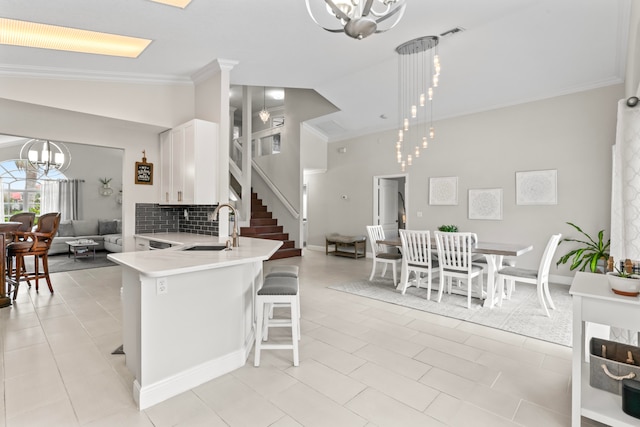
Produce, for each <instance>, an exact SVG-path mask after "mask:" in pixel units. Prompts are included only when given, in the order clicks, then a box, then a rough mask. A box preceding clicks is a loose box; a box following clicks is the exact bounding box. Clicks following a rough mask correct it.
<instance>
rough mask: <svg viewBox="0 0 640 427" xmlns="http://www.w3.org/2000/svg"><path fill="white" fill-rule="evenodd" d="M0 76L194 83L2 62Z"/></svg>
mask: <svg viewBox="0 0 640 427" xmlns="http://www.w3.org/2000/svg"><path fill="white" fill-rule="evenodd" d="M0 76H6V77H27V78H40V79H54V80H55V79H57V80H85V81H95V82H117V83H137V84H193V81H192V80H191V79H190V78H189V77H180V76H169V75H160V74H158V75H155V74H134V73H108V72H104V71H88V70H76V69H71V68H54V67H32V66H25V65H11V64H0Z"/></svg>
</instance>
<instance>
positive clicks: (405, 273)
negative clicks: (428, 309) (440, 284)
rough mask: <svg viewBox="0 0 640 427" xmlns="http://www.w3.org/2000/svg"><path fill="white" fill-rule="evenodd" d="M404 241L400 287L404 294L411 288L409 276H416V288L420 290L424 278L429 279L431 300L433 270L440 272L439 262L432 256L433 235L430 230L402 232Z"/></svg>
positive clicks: (428, 297)
mask: <svg viewBox="0 0 640 427" xmlns="http://www.w3.org/2000/svg"><path fill="white" fill-rule="evenodd" d="M400 240H401V241H402V273H401V274H400V278H401V281H400V287H401V290H402V294H403V295H404V293H405V292H406V291H407V288H408V287H409V276H410V274H411V273H412V272H413V273H414V275H415V283H416V287H417V288H420V285H421V283H422V280H423V277H422V274H423V273H424V274H426V279H427V299H428V300H430V299H431V279H432V273H433V270H436V271H437V270H438V269H439V265H438V261H435V260H433V259H432V256H431V233H429V231H428V230H424V231H423V230H419V231H418V230H400Z"/></svg>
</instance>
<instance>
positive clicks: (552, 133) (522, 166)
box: [308, 85, 624, 276]
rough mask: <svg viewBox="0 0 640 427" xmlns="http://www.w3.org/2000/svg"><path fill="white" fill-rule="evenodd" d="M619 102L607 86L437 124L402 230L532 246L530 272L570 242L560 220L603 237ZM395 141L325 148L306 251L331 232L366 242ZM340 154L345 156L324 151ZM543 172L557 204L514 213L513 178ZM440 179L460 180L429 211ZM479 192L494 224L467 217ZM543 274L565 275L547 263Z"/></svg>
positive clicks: (378, 137)
mask: <svg viewBox="0 0 640 427" xmlns="http://www.w3.org/2000/svg"><path fill="white" fill-rule="evenodd" d="M623 96H624V87H623V85H616V86H609V87H605V88H600V89H596V90H591V91H586V92H581V93H575V94H571V95H566V96H561V97H556V98H551V99H547V100H542V101H537V102H531V103H527V104H522V105H517V106H514V107H510V108H503V109H499V110H493V111H488V112H484V113H479V114H473V115H468V116H463V117H458V118H453V119H449V120H443V121H441V122H437V123H435V127H436V132H437V136H436V141H434V142H432V143H431V144H430V145H429V149H428V150H426V151H425V152H424V154H423V155H422V156H421V157H420V158H419V159H417V160H414V164H413V166H411V167H410V168H409V169H408V183H409V191H408V194H407V195H406V199H407V205H408V208H409V211H408V212H407V228H409V229H412V228H413V229H424V228H426V229H430V230H434V229H436V228H437V227H438V226H439V225H442V224H456V225H458V227H459V228H460V230H461V231H473V232H476V233H478V236H479V238H480V239H482V240H487V241H496V242H522V243H532V244H533V245H534V250H533V251H532V252H530V253H528V254H526V255H523V256H521V257H520V258H519V260H518V265H519V266H522V267H529V268H537V265H538V263H539V260H540V257H541V256H542V252H543V250H544V247H545V245H546V241H547V240H548V238H549V236H550V235H551V234H553V233H558V232H561V233H563V234H564V235H565V236H567V235H572V236H574V237H578V236H576V235H575V233H573V232H572V229H571V228H570V227H569V226H568V225H566V224H565V222H567V221H570V222H574V223H576V224H578V225H579V226H581V227H583V229H584V230H585V231H587V232H589V233H591V234H596V233H597V231H599V230H601V229H605V230H606V235H607V236H608V234H609V233H608V228H609V223H610V211H609V210H610V194H611V145H612V144H613V143H614V140H615V129H616V103H617V101H618V100H619V99H620V98H622V97H623ZM395 137H396V133H395V131H388V132H385V133H379V134H375V135H369V136H365V137H359V138H355V139H351V140H347V141H341V142H338V143H335V144H330V145H329V150H328V154H329V169H328V171H327V173H325V174H317V175H310V176H309V177H308V192H309V193H308V194H309V202H308V203H309V218H308V229H309V239H308V241H309V245H311V246H322V247H324V236H325V234H327V233H332V232H338V233H344V234H366V233H365V226H366V225H368V224H371V223H372V221H373V219H372V212H373V210H372V208H373V179H372V178H373V176H376V175H392V174H399V173H400V168H399V165H398V164H397V163H396V161H395V152H394V143H395ZM338 146H344V147H346V148H347V152H346V153H344V154H339V153H338V152H337V149H333V148H332V147H336V148H337V147H338ZM543 169H556V170H557V171H558V204H557V205H553V206H517V205H516V202H515V172H516V171H531V170H543ZM439 176H457V177H458V179H459V181H458V186H459V188H458V200H459V204H458V205H457V206H429V204H428V184H429V177H439ZM478 188H502V189H503V219H502V220H501V221H486V220H485V221H481V220H469V219H468V218H467V193H468V190H469V189H478ZM342 194H347V195H348V196H349V197H348V199H347V200H343V199H341V197H340V196H341V195H342ZM418 212H422V217H418V215H417V213H418ZM566 245H567V244H566V243H563V244H562V245H561V246H560V247H559V249H558V252H557V255H560V254H562V253H565V252H566V250H567V248H569V247H570V246H566ZM556 258H557V257H556ZM551 273H552V274H556V275H558V274H560V275H567V276H569V275H572V273H571V272H569V270H568V268H566V267H561V268H560V269H558V270H556V267H555V265H554V266H553V267H552V271H551Z"/></svg>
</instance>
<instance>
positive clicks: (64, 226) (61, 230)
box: [58, 221, 76, 237]
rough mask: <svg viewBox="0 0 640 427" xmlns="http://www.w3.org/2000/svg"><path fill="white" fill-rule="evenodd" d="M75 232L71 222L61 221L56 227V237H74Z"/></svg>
mask: <svg viewBox="0 0 640 427" xmlns="http://www.w3.org/2000/svg"><path fill="white" fill-rule="evenodd" d="M75 235H76V234H75V230H74V229H73V224H72V223H71V221H61V222H60V225H59V226H58V236H60V237H73V236H75Z"/></svg>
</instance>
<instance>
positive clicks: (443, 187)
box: [429, 176, 458, 205]
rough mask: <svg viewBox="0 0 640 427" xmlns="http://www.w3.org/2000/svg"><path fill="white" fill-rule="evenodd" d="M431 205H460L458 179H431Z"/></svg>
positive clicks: (448, 177)
mask: <svg viewBox="0 0 640 427" xmlns="http://www.w3.org/2000/svg"><path fill="white" fill-rule="evenodd" d="M429 204H430V205H457V204H458V177H457V176H444V177H433V178H429Z"/></svg>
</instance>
